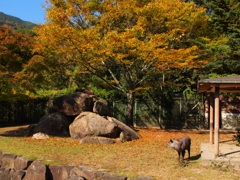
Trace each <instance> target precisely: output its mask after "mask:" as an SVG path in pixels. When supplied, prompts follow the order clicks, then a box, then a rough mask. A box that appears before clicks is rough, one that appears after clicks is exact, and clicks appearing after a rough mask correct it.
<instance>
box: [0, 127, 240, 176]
mask: <svg viewBox="0 0 240 180" xmlns="http://www.w3.org/2000/svg"><path fill="white" fill-rule="evenodd" d="M0 133H1V128H0ZM139 133H140V134H141V135H142V137H143V138H141V139H139V140H134V141H131V142H125V143H116V144H111V145H99V144H79V143H78V141H74V140H72V139H71V138H70V137H69V138H62V137H50V138H49V139H44V140H36V139H32V138H31V137H17V136H15V137H14V136H12V137H10V136H0V149H1V150H2V151H3V152H8V153H13V154H17V155H22V156H23V157H26V158H28V159H31V160H34V159H41V160H42V161H43V162H44V163H45V164H62V165H74V166H80V165H81V166H90V167H93V168H95V169H96V170H99V171H104V172H110V173H113V174H117V175H122V176H128V177H138V176H151V177H153V178H154V179H176V178H177V179H209V178H215V177H218V179H239V177H240V172H237V171H234V170H232V169H225V171H223V170H222V169H220V168H216V167H204V166H202V165H201V159H200V158H199V157H200V144H201V143H202V142H208V139H209V135H208V134H200V133H197V132H194V131H186V132H178V131H175V132H174V131H171V132H168V131H163V130H158V129H139ZM182 135H189V136H190V137H191V138H192V146H191V156H192V160H190V161H185V162H184V163H183V164H180V163H179V162H178V155H177V152H176V151H174V150H173V149H169V148H167V147H166V144H167V142H168V141H169V139H170V138H173V137H175V138H179V137H181V136H182ZM231 138H232V134H223V135H221V139H231Z"/></svg>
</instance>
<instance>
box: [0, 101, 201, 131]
mask: <svg viewBox="0 0 240 180" xmlns="http://www.w3.org/2000/svg"><path fill="white" fill-rule="evenodd" d="M52 101H53V99H48V98H45V99H30V100H26V101H18V102H5V101H2V102H0V126H9V125H22V124H34V123H37V122H38V121H39V119H40V118H41V117H43V116H44V115H46V114H49V113H52V112H54V111H55V110H54V108H53V104H52ZM170 104H171V105H169V102H168V103H167V102H166V101H162V102H161V103H156V102H155V101H154V100H153V99H151V98H149V97H148V98H137V99H136V102H135V106H134V124H135V125H136V126H139V127H160V128H198V127H206V122H205V120H203V119H202V117H203V116H202V115H201V114H202V112H201V103H200V102H198V101H197V100H196V99H193V100H191V101H190V100H186V99H185V98H183V97H182V96H180V97H175V98H173V102H171V103H170ZM109 106H110V108H111V109H112V114H113V117H115V118H117V119H118V120H120V121H122V122H124V121H125V113H126V103H124V101H123V100H122V101H120V100H119V101H111V102H109Z"/></svg>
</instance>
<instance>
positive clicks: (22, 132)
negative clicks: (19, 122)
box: [0, 125, 70, 138]
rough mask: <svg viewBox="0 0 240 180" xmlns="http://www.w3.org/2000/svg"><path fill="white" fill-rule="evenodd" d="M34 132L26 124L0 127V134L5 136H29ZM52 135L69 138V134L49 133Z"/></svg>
mask: <svg viewBox="0 0 240 180" xmlns="http://www.w3.org/2000/svg"><path fill="white" fill-rule="evenodd" d="M33 134H34V133H33V132H32V130H31V125H26V126H19V127H5V128H2V129H1V128H0V136H6V137H30V136H32V135H33ZM49 136H52V137H63V138H69V137H70V134H55V135H49Z"/></svg>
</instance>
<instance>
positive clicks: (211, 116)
mask: <svg viewBox="0 0 240 180" xmlns="http://www.w3.org/2000/svg"><path fill="white" fill-rule="evenodd" d="M213 99H214V95H213V93H211V95H210V109H209V118H210V144H213V118H214V114H213V113H214V111H213V108H214V100H213Z"/></svg>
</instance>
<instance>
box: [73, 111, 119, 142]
mask: <svg viewBox="0 0 240 180" xmlns="http://www.w3.org/2000/svg"><path fill="white" fill-rule="evenodd" d="M69 131H70V135H71V137H72V139H81V138H84V137H86V136H102V137H113V138H114V137H117V136H118V135H119V134H118V133H119V131H118V127H117V125H116V124H115V123H113V122H110V121H108V120H107V119H105V118H104V117H102V116H100V115H98V114H96V113H92V112H82V113H81V114H80V115H79V116H77V117H76V118H75V120H74V121H73V122H72V124H70V126H69Z"/></svg>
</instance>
